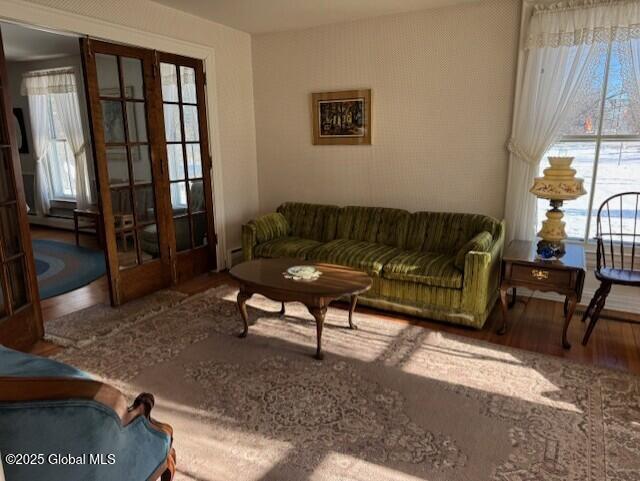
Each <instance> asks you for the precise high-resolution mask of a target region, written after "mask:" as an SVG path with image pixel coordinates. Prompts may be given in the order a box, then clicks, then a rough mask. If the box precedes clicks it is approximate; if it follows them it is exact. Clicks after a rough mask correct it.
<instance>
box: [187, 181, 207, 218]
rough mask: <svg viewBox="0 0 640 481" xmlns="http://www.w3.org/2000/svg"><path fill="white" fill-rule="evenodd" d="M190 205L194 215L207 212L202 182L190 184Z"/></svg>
mask: <svg viewBox="0 0 640 481" xmlns="http://www.w3.org/2000/svg"><path fill="white" fill-rule="evenodd" d="M189 204H190V207H191V212H192V213H193V212H202V211H204V210H205V205H204V191H203V183H202V181H201V180H196V181H193V182H189Z"/></svg>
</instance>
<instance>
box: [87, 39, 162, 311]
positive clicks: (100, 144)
mask: <svg viewBox="0 0 640 481" xmlns="http://www.w3.org/2000/svg"><path fill="white" fill-rule="evenodd" d="M83 52H84V59H85V65H86V75H87V85H88V92H89V100H90V106H91V122H92V127H93V132H94V144H95V145H94V148H95V151H96V152H95V159H96V171H97V172H98V180H99V187H100V202H101V206H102V211H103V219H104V224H105V225H104V232H105V236H106V240H107V254H108V258H109V278H110V285H111V293H112V301H113V303H114V304H120V303H122V302H126V301H127V300H129V299H132V298H135V297H139V296H141V295H144V294H146V293H148V292H151V291H153V290H156V289H159V288H160V287H164V286H166V285H169V284H170V283H171V278H172V275H171V258H170V250H169V248H168V241H167V239H168V226H167V221H166V218H165V216H163V215H162V214H161V212H162V210H163V207H162V206H163V205H164V204H166V203H167V201H166V200H165V198H164V190H165V182H164V178H163V173H162V165H161V162H160V161H159V159H161V156H160V155H159V152H161V151H163V149H164V142H163V141H164V138H163V137H164V134H163V130H162V126H161V125H160V122H159V109H160V108H161V107H160V105H159V101H158V99H159V95H158V93H157V86H156V81H155V77H156V76H157V73H156V69H155V57H154V54H153V52H152V51H149V50H146V49H140V48H134V47H128V46H123V45H114V44H109V43H105V42H98V41H94V40H86V41H83Z"/></svg>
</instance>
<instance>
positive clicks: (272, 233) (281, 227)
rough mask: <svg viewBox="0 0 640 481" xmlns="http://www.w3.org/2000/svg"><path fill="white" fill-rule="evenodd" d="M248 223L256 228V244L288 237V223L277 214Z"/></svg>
mask: <svg viewBox="0 0 640 481" xmlns="http://www.w3.org/2000/svg"><path fill="white" fill-rule="evenodd" d="M250 223H253V225H255V226H256V241H258V244H262V243H263V242H267V241H269V240H271V239H277V238H279V237H285V236H288V235H289V223H288V222H287V219H286V218H285V217H284V216H283V215H282V214H280V213H278V212H273V213H271V214H265V215H262V216H260V217H258V218H257V219H256V220H252V221H251V222H250Z"/></svg>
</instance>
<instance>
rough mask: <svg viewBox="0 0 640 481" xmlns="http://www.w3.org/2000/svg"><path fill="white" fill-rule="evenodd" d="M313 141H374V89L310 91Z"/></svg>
mask: <svg viewBox="0 0 640 481" xmlns="http://www.w3.org/2000/svg"><path fill="white" fill-rule="evenodd" d="M311 102H312V109H311V110H312V119H311V121H312V123H313V144H314V145H359V144H369V145H370V144H371V90H370V89H368V90H344V91H341V92H322V93H315V94H311Z"/></svg>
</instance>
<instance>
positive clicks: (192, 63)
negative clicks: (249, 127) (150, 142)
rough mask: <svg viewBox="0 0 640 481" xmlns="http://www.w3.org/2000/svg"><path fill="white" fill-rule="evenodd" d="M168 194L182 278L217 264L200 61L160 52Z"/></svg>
mask: <svg viewBox="0 0 640 481" xmlns="http://www.w3.org/2000/svg"><path fill="white" fill-rule="evenodd" d="M159 61H160V66H159V68H160V85H161V91H162V112H163V117H164V134H165V144H166V158H167V171H168V176H169V197H170V200H171V217H172V219H173V228H174V237H175V239H174V240H175V247H176V250H177V252H178V260H177V264H178V265H177V273H178V274H177V275H178V278H179V280H180V279H183V278H186V277H189V276H191V275H195V274H197V273H200V272H204V271H206V270H209V269H212V268H214V267H215V242H211V239H215V233H214V228H213V215H212V210H213V205H212V204H213V203H212V192H211V177H210V175H211V165H210V158H209V147H208V142H207V139H208V135H207V128H206V109H205V104H204V72H203V69H202V61H200V60H196V59H191V58H185V57H180V56H177V55H170V54H165V53H160V54H159Z"/></svg>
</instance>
